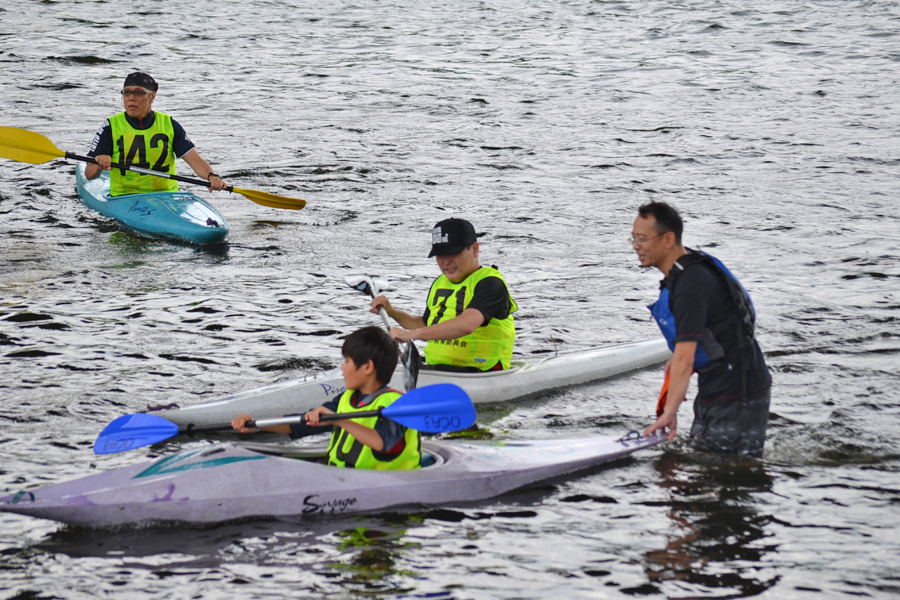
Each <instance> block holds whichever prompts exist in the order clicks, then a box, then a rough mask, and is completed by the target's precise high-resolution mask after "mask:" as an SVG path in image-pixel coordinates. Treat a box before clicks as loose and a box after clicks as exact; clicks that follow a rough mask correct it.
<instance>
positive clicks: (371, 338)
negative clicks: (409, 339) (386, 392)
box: [341, 325, 400, 385]
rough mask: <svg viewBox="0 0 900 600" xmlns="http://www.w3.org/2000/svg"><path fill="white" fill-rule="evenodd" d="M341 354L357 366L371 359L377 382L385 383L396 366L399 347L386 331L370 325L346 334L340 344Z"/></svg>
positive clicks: (388, 380)
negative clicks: (342, 342)
mask: <svg viewBox="0 0 900 600" xmlns="http://www.w3.org/2000/svg"><path fill="white" fill-rule="evenodd" d="M341 354H343V355H344V358H349V359H350V360H352V361H353V363H354V364H355V365H356V366H357V368H358V367H361V366H363V365H364V364H366V363H367V362H369V361H370V360H371V361H372V363H373V364H374V365H375V377H376V378H377V379H378V383H381V384H385V385H386V384H387V383H388V382H390V380H391V376H392V375H393V374H394V369H396V368H397V361H398V360H399V358H400V348H399V346H398V345H397V342H395V341H394V338H392V337H391V336H390V335H388V332H387V331H385V330H384V329H382V328H381V327H375V326H374V325H370V326H369V327H363V328H362V329H357V330H356V331H354V332H353V333H351V334H350V335H348V336H347V337H346V338H345V339H344V345H343V346H341Z"/></svg>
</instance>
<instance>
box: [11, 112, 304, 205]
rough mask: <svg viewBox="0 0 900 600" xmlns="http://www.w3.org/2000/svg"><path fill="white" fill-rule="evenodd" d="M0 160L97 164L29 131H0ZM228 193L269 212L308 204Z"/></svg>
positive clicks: (196, 182)
mask: <svg viewBox="0 0 900 600" xmlns="http://www.w3.org/2000/svg"><path fill="white" fill-rule="evenodd" d="M0 157H3V158H8V159H10V160H15V161H18V162H24V163H30V164H33V165H37V164H41V163H45V162H48V161H51V160H53V159H54V158H67V159H70V160H78V161H81V162H89V163H95V164H96V162H97V161H95V160H94V159H93V158H91V157H90V156H79V155H77V154H72V153H71V152H63V151H62V150H60V149H59V148H57V147H56V146H55V145H54V144H53V142H51V141H50V140H49V139H48V138H47V137H45V136H43V135H41V134H40V133H35V132H34V131H28V130H27V129H19V128H17V127H0ZM112 166H113V167H114V168H116V169H124V170H126V171H134V172H135V173H140V174H142V175H152V176H153V177H162V178H163V179H174V180H175V181H181V182H183V183H192V184H194V185H202V186H209V182H208V181H206V180H203V179H195V178H193V177H182V176H181V175H172V174H170V173H162V172H160V171H152V170H150V169H143V168H140V167H136V166H134V165H121V164H118V163H113V165H112ZM225 191H228V192H234V193H236V194H240V195H241V196H243V197H245V198H247V199H248V200H252V201H253V202H256V203H257V204H260V205H262V206H268V207H270V208H282V209H286V210H299V209H301V208H303V207H304V206H306V200H302V199H300V198H288V197H287V196H278V195H276V194H270V193H268V192H260V191H259V190H245V189H242V188H237V187H234V186H229V187H227V188H225Z"/></svg>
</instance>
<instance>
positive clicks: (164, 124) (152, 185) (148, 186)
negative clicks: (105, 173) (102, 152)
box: [109, 112, 178, 196]
mask: <svg viewBox="0 0 900 600" xmlns="http://www.w3.org/2000/svg"><path fill="white" fill-rule="evenodd" d="M153 114H154V115H156V116H155V117H154V119H153V125H152V126H151V127H150V128H149V129H135V128H133V127H132V126H131V125H130V124H129V123H128V120H127V119H126V118H125V113H124V112H121V113H119V114H117V115H113V116H112V117H110V119H109V125H110V127H111V129H112V136H113V153H112V161H113V162H114V163H119V164H127V165H129V166H135V167H141V168H142V169H152V170H154V171H164V172H166V173H170V174H172V175H175V152H174V150H173V149H172V144H173V143H174V141H175V129H174V128H173V127H172V117H170V116H169V115H167V114H165V113H161V112H154V113H153ZM177 191H178V182H176V181H175V180H173V179H163V178H162V177H153V176H152V175H141V174H140V173H134V172H132V171H123V170H122V169H115V168H114V169H112V171H110V173H109V192H110V194H112V195H113V196H122V195H124V194H143V193H147V192H177Z"/></svg>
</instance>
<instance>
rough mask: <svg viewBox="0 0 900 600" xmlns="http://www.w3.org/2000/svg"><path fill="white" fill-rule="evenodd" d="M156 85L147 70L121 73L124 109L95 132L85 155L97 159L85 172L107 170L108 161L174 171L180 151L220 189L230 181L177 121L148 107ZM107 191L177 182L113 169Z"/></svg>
mask: <svg viewBox="0 0 900 600" xmlns="http://www.w3.org/2000/svg"><path fill="white" fill-rule="evenodd" d="M158 89H159V84H158V83H156V81H155V80H154V79H153V78H152V77H150V76H149V75H147V74H146V73H140V72H137V73H131V74H130V75H128V76H127V77H126V78H125V85H124V87H123V88H122V103H123V104H124V105H125V112H121V113H119V114H117V115H113V116H112V117H110V118H109V119H107V120H106V122H105V123H104V124H103V127H101V128H100V130H99V131H97V133H96V134H95V135H94V141H93V142H92V143H91V149H90V150H89V151H88V156H90V157H92V158H93V159H94V160H96V161H97V164H88V165H87V166H85V169H84V175H85V177H87V178H88V179H96V178H97V177H98V176H99V175H100V172H101V171H110V166H111V164H112V163H118V164H126V165H128V166H135V167H140V168H142V169H151V170H153V171H163V172H166V173H169V174H171V175H175V174H176V173H175V158H176V157H178V158H183V159H184V161H185V162H186V163H187V164H189V165H190V166H191V168H192V169H193V170H194V173H196V174H197V175H199V176H200V177H202V178H203V179H206V180H207V181H209V191H213V190H224V189H225V188H226V187H228V184H226V183H225V181H224V180H222V178H221V177H219V176H218V175H216V173H215V172H214V171H213V169H212V167H211V166H209V163H208V162H206V160H204V159H203V157H202V156H200V153H199V152H197V149H196V148H194V143H193V142H192V141H191V140H190V139H189V138H188V136H187V134H186V133H185V132H184V128H183V127H182V126H181V125H179V124H178V121H176V120H175V119H173V118H172V117H170V116H169V115H167V114H165V113H161V112H155V111H153V110H152V105H153V100H155V99H156V91H157V90H158ZM109 191H110V194H111V195H113V196H122V195H124V194H141V193H147V192H176V191H178V182H176V181H175V180H174V179H164V178H162V177H153V176H152V175H141V174H140V173H135V172H133V171H123V170H121V169H116V170H114V171H110V173H109Z"/></svg>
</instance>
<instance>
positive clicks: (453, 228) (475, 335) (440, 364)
mask: <svg viewBox="0 0 900 600" xmlns="http://www.w3.org/2000/svg"><path fill="white" fill-rule="evenodd" d="M477 240H478V238H477V236H476V235H475V228H474V227H473V226H472V224H471V223H469V222H468V221H466V220H464V219H445V220H443V221H441V222H440V223H438V224H437V225H435V226H434V229H433V230H432V232H431V254H429V255H428V258H431V257H432V256H434V257H435V260H437V265H438V268H440V270H441V273H442V275H441V276H440V277H438V278H437V279H436V280H435V282H434V283H432V284H431V290H429V292H428V298H427V300H426V303H425V311H424V313H423V314H422V315H421V316H418V315H411V314H409V313H407V312H404V311H402V310H399V309H397V308H394V307H393V306H391V303H390V301H389V300H388V299H387V297H386V296H378V297H377V298H374V299H373V300H372V310H371V312H373V313H376V314H377V313H378V307H379V306H383V307H384V309H385V310H386V311H387V314H388V316H390V317H391V318H393V319H394V320H395V321H397V323H399V324H400V327H394V328H393V329H391V337H393V338H394V339H396V340H399V341H401V342H408V341H410V340H427V341H428V344H427V345H426V346H425V363H426V364H427V365H429V366H430V368H433V369H435V370H440V371H458V372H476V373H477V372H481V371H499V370H501V369H508V368H509V367H510V362H511V361H512V351H513V342H515V339H516V329H515V323H514V321H513V313H515V312H516V311H517V310H518V308H519V307H518V306H517V305H516V303H515V301H514V300H513V299H512V297H511V296H510V295H509V288H508V286H507V285H506V280H505V279H503V275H501V274H500V271H498V270H497V268H496V267H482V266H481V264H480V263H479V262H478V253H479V246H478V241H477Z"/></svg>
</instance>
